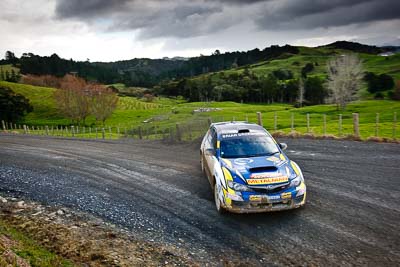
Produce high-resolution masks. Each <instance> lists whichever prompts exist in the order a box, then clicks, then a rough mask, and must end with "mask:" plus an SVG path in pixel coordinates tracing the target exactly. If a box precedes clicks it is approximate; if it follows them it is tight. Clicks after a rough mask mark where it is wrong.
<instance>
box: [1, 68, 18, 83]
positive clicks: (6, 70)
mask: <svg viewBox="0 0 400 267" xmlns="http://www.w3.org/2000/svg"><path fill="white" fill-rule="evenodd" d="M12 70H14V71H15V73H19V69H18V68H15V67H13V66H12V65H11V64H7V65H0V73H1V71H3V73H4V75H5V74H6V72H8V73H9V74H10V75H11V71H12ZM1 80H2V77H1V75H0V81H1Z"/></svg>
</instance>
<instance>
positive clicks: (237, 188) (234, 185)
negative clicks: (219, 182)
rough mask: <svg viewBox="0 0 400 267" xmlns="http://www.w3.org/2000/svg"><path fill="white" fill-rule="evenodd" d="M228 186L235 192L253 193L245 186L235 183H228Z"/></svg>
mask: <svg viewBox="0 0 400 267" xmlns="http://www.w3.org/2000/svg"><path fill="white" fill-rule="evenodd" d="M228 186H229V187H230V188H232V189H233V190H235V191H242V192H243V191H247V192H251V191H253V190H251V189H250V188H249V187H248V186H246V185H244V184H239V183H235V182H233V181H228Z"/></svg>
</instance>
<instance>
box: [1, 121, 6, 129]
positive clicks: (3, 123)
mask: <svg viewBox="0 0 400 267" xmlns="http://www.w3.org/2000/svg"><path fill="white" fill-rule="evenodd" d="M1 124H2V126H3V131H5V130H7V128H6V124H5V122H4V121H3V120H1Z"/></svg>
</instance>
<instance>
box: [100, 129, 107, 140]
mask: <svg viewBox="0 0 400 267" xmlns="http://www.w3.org/2000/svg"><path fill="white" fill-rule="evenodd" d="M101 136H102V138H103V139H106V130H105V129H104V128H101Z"/></svg>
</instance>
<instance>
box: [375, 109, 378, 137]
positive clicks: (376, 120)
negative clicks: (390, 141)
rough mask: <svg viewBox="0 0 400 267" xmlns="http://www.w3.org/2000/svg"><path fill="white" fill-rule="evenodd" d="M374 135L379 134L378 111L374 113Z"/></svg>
mask: <svg viewBox="0 0 400 267" xmlns="http://www.w3.org/2000/svg"><path fill="white" fill-rule="evenodd" d="M375 136H376V137H378V136H379V113H376V117H375Z"/></svg>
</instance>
